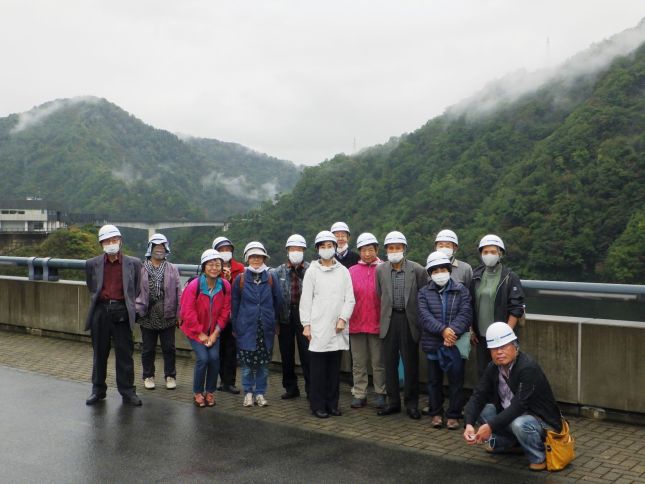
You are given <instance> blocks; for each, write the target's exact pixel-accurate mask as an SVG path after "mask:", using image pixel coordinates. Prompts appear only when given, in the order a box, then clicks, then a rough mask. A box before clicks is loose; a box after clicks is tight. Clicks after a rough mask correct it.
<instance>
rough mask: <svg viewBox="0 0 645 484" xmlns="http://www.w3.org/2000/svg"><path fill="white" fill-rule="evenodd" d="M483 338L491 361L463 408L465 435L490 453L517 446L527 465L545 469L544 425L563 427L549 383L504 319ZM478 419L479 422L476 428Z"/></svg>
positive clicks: (510, 449) (506, 450)
mask: <svg viewBox="0 0 645 484" xmlns="http://www.w3.org/2000/svg"><path fill="white" fill-rule="evenodd" d="M486 343H487V345H488V348H489V351H490V353H491V357H492V359H493V361H492V363H489V364H488V366H487V367H486V371H485V372H484V375H483V376H482V377H481V378H480V380H479V383H477V387H476V388H475V389H474V391H473V394H472V396H471V397H470V400H469V401H468V403H467V404H466V408H465V409H464V418H465V421H466V429H465V431H464V439H466V442H468V444H471V445H472V444H481V443H485V444H486V451H487V452H490V453H504V452H514V451H522V452H524V454H525V455H526V457H527V458H528V459H529V468H530V469H531V470H533V471H541V470H544V469H545V468H546V455H545V449H544V438H545V435H546V430H548V429H549V428H551V429H554V430H556V431H557V432H560V431H561V429H562V416H561V413H560V410H559V409H558V405H557V403H556V401H555V397H554V396H553V391H552V390H551V385H549V382H548V380H547V378H546V376H545V375H544V372H543V371H542V368H540V365H538V364H537V362H536V361H535V360H534V359H533V358H531V357H530V356H529V355H527V354H526V353H521V352H520V351H519V345H518V344H517V336H516V335H515V332H514V331H513V329H512V328H511V327H510V326H509V325H508V324H506V323H502V322H497V323H493V324H491V325H490V327H489V328H488V330H487V331H486ZM478 420H479V422H480V424H481V425H480V427H479V429H478V430H477V432H475V428H474V427H473V426H474V425H475V422H476V421H478Z"/></svg>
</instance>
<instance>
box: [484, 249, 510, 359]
mask: <svg viewBox="0 0 645 484" xmlns="http://www.w3.org/2000/svg"><path fill="white" fill-rule="evenodd" d="M488 245H492V244H488ZM516 339H517V336H516V335H515V331H513V328H511V327H510V326H509V325H508V324H506V323H493V324H491V325H490V326H489V327H488V329H487V330H486V346H487V347H488V348H499V347H500V346H504V345H506V344H508V343H510V342H511V341H515V340H516Z"/></svg>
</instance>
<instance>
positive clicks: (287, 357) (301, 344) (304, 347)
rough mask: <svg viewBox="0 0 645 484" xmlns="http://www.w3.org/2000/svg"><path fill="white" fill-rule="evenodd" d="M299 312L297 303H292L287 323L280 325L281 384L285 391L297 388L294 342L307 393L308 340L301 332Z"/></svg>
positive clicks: (293, 390)
mask: <svg viewBox="0 0 645 484" xmlns="http://www.w3.org/2000/svg"><path fill="white" fill-rule="evenodd" d="M302 331H303V327H302V324H301V323H300V312H299V310H298V306H297V305H292V306H291V308H290V311H289V323H288V324H281V325H280V334H279V335H278V342H279V344H280V358H281V359H282V386H283V387H284V389H285V390H286V391H287V392H290V393H293V392H296V391H297V390H298V377H297V375H296V344H297V345H298V355H299V356H300V366H301V368H302V373H303V376H304V377H305V393H307V395H308V394H309V341H308V340H307V338H306V337H305V336H304V335H303V334H302Z"/></svg>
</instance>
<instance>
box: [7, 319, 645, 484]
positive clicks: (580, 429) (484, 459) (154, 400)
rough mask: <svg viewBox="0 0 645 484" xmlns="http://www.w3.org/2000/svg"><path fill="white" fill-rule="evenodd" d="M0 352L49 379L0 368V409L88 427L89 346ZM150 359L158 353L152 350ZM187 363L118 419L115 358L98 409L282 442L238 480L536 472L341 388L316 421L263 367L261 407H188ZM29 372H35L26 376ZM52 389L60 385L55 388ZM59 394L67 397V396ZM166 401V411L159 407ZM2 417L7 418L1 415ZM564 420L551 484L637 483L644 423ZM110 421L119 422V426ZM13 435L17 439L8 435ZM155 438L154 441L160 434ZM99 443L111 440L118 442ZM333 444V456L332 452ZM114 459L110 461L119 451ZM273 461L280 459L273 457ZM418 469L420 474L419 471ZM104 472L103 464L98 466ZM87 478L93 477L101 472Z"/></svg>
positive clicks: (10, 345)
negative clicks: (567, 460) (379, 409)
mask: <svg viewBox="0 0 645 484" xmlns="http://www.w3.org/2000/svg"><path fill="white" fill-rule="evenodd" d="M0 348H2V351H0V365H5V366H6V367H11V368H17V369H24V370H29V371H32V372H36V373H38V374H41V375H48V376H50V377H54V378H47V379H46V380H44V381H47V382H49V384H48V385H46V388H47V391H40V390H35V389H34V386H31V387H30V388H31V389H32V390H30V393H29V392H27V389H24V388H20V391H18V392H13V391H11V392H9V391H7V390H8V386H13V385H14V384H16V385H18V384H19V380H22V379H21V378H18V379H16V378H15V377H11V375H10V374H8V373H7V371H9V370H8V369H7V368H5V369H2V368H0V370H1V371H0V376H1V379H2V381H3V387H4V388H5V391H3V392H2V394H1V396H0V404H2V405H3V408H5V409H6V408H11V406H12V405H18V404H20V405H22V403H21V402H26V401H29V405H27V408H31V407H32V406H33V405H32V403H31V400H32V399H35V400H36V401H38V402H42V403H43V405H44V406H45V407H46V409H44V410H42V409H38V410H37V411H38V412H46V413H47V415H48V416H49V417H52V416H53V414H54V413H56V412H59V411H61V412H63V413H64V415H61V419H67V418H70V419H71V417H69V416H68V415H67V413H69V414H70V415H75V416H77V417H75V418H78V419H79V421H78V422H76V421H75V420H73V419H71V420H70V421H69V422H70V423H71V424H72V426H75V425H82V426H88V425H90V426H91V425H92V424H91V421H92V418H93V417H92V415H93V413H92V412H94V411H95V410H94V409H89V408H86V407H85V405H84V398H85V397H86V396H87V395H86V394H88V393H89V390H90V384H89V375H90V373H91V354H92V350H91V347H90V346H89V345H88V344H86V343H79V342H76V341H67V340H62V339H55V338H44V337H39V336H32V335H25V334H20V333H13V332H5V331H0ZM158 356H159V358H160V355H158ZM139 357H140V355H139V354H138V353H137V354H136V355H135V363H136V372H137V375H140V371H141V367H140V361H139ZM156 366H157V368H162V367H163V363H162V361H161V360H160V359H159V360H158V361H157V362H156ZM192 367H193V361H192V359H191V358H181V357H180V358H178V361H177V371H178V388H177V390H175V391H168V390H166V389H165V388H158V389H156V390H154V391H146V390H144V389H143V385H142V384H141V383H140V382H138V383H137V386H138V388H139V394H140V395H141V396H142V398H143V400H144V406H143V407H142V408H141V409H132V412H130V411H128V412H127V415H125V413H126V412H125V411H123V412H122V411H121V410H119V409H120V408H122V407H121V404H120V402H119V399H118V394H117V393H116V390H115V388H114V363H113V361H111V362H110V370H109V374H108V385H109V387H110V388H109V390H108V401H107V402H106V403H105V406H106V408H107V410H105V412H108V414H111V412H118V415H117V416H118V417H119V419H120V420H123V421H124V422H125V421H127V422H128V424H129V425H134V424H135V423H136V421H138V419H139V418H140V419H141V420H142V422H150V421H151V420H152V421H153V422H154V425H156V426H161V427H163V426H164V422H163V419H161V420H155V419H153V418H152V415H155V412H159V411H160V410H159V408H163V409H165V410H163V411H164V412H166V411H168V412H170V414H173V415H175V414H176V415H177V416H178V417H177V418H179V417H181V418H183V419H184V420H185V419H189V420H190V421H189V423H190V425H198V424H199V423H200V422H202V423H203V424H207V425H208V427H214V428H217V427H218V426H219V423H218V424H217V425H213V424H212V423H213V422H215V420H212V419H211V418H209V417H208V415H206V414H214V415H216V416H220V415H221V416H222V417H226V419H224V420H217V422H225V425H224V427H222V435H226V436H227V438H228V439H230V440H228V442H229V443H230V445H231V446H232V447H231V448H232V449H236V448H237V447H235V446H236V445H238V444H235V443H233V441H235V440H236V439H244V440H246V441H247V442H248V441H249V439H250V440H252V439H251V438H250V437H248V436H244V433H243V432H244V429H247V430H248V429H252V428H254V427H257V431H258V435H260V436H261V437H258V439H259V440H258V443H261V444H262V445H264V446H270V445H272V444H271V443H272V442H273V436H275V445H279V446H282V448H284V449H285V451H284V455H282V454H281V455H276V454H272V455H273V456H274V458H275V459H277V461H276V462H277V463H278V464H277V465H273V466H272V465H271V464H270V463H269V462H266V459H263V460H262V465H263V466H264V469H265V471H266V472H267V473H268V474H264V479H263V477H262V475H261V474H252V475H251V474H249V475H247V476H246V477H247V478H248V479H250V478H252V476H255V477H254V479H256V480H267V481H269V480H271V481H280V480H291V481H293V480H294V479H295V480H309V481H320V480H326V481H329V480H336V481H339V482H340V481H354V482H356V481H359V480H367V479H369V480H374V481H394V480H397V481H417V482H418V481H419V480H427V479H428V478H431V477H433V476H434V477H436V478H437V479H438V480H440V481H444V482H446V481H453V482H454V481H459V480H464V481H466V480H471V479H473V478H474V477H473V476H476V477H477V479H478V481H480V482H490V481H491V479H493V478H494V479H495V480H497V481H500V482H504V481H507V480H510V479H513V481H514V482H520V481H525V480H527V481H528V480H532V478H533V477H535V475H534V474H531V473H529V471H527V470H526V462H525V459H524V457H522V456H491V455H488V454H486V453H485V452H483V449H481V448H479V447H469V446H466V445H465V444H464V443H463V441H462V439H461V432H459V431H457V432H450V431H448V430H445V429H442V430H435V429H431V428H430V426H429V419H428V418H423V419H422V420H421V421H420V422H418V421H412V420H410V419H409V418H407V417H406V416H404V415H396V416H392V417H387V418H380V417H377V416H376V415H375V412H374V409H373V408H371V407H366V408H363V409H360V410H352V409H350V408H349V400H350V398H351V395H350V392H349V387H348V386H347V385H343V386H342V387H341V407H342V410H343V411H344V414H343V416H342V417H340V418H330V419H326V420H319V419H315V418H313V417H311V415H310V414H309V410H308V406H307V401H306V400H305V399H304V398H300V399H296V400H290V401H282V400H280V398H279V395H280V393H281V392H282V388H281V376H280V374H279V372H271V376H270V382H269V392H268V395H267V398H268V400H269V402H270V406H269V407H266V408H257V407H256V408H251V409H248V408H243V407H242V405H241V397H239V396H233V395H229V394H218V403H217V406H216V407H215V409H204V410H197V409H194V407H193V406H192V405H191V390H190V389H191V382H192ZM36 376H37V375H34V377H36ZM60 379H63V380H71V381H72V382H81V383H82V385H80V384H74V385H72V386H71V387H70V386H69V385H70V383H69V382H60ZM56 381H59V383H60V384H56V383H55V382H56ZM40 385H42V384H39V386H38V388H40ZM68 387H69V388H68ZM57 389H60V391H58V390H57ZM9 393H13V394H19V395H22V396H21V397H20V398H16V397H15V395H14V396H12V397H11V399H12V402H5V400H6V399H8V398H10V397H9V395H8V394H9ZM27 394H29V395H30V398H26V395H27ZM68 394H69V395H72V394H73V397H68V396H67V395H68ZM13 400H15V401H13ZM67 400H70V401H69V402H68V401H67ZM168 400H172V401H173V402H172V403H171V402H168ZM63 401H64V402H65V405H64V406H63V405H62V403H63ZM48 402H49V403H48ZM164 402H165V403H164ZM8 405H9V406H8ZM20 405H18V406H20ZM69 406H71V407H72V408H71V410H70V409H68V410H67V411H64V410H60V409H61V408H63V407H64V408H68V407H69ZM166 406H169V407H168V408H166ZM155 408H156V409H157V410H155ZM124 410H125V409H124ZM17 411H18V410H17V409H14V410H13V411H12V414H13V413H16V412H17ZM185 412H189V414H185ZM194 412H198V413H199V412H203V415H196V414H194ZM124 415H125V416H124ZM186 415H188V416H186ZM5 417H7V418H8V417H9V415H7V416H5ZM135 417H136V418H135ZM7 418H5V419H3V420H4V421H5V422H8V421H9V420H7ZM23 418H24V415H23ZM101 418H103V419H107V416H105V415H103V416H101ZM114 418H116V417H114V416H113V417H112V419H114ZM215 418H217V417H215ZM249 419H250V421H249ZM81 420H82V422H81ZM88 422H89V423H88ZM195 422H197V423H195ZM231 422H238V423H239V428H234V427H231ZM570 422H571V428H572V432H573V434H574V436H575V437H576V439H577V452H578V458H577V459H576V460H575V462H574V463H573V465H571V466H570V467H569V468H567V469H566V470H564V471H563V472H560V473H558V474H551V475H550V476H549V477H550V479H551V480H555V481H560V480H562V481H570V480H584V481H587V482H588V481H591V482H643V483H645V427H639V426H630V425H624V424H618V423H610V422H605V421H595V420H587V419H582V418H571V419H570ZM12 425H13V424H12ZM29 425H31V423H29ZM119 425H125V424H124V423H120V424H119ZM3 427H4V424H3ZM175 427H176V426H174V425H172V424H168V431H169V432H175V431H176V432H179V433H180V434H181V435H179V434H178V436H177V439H189V436H186V435H185V433H181V429H176V428H175ZM146 428H147V427H146ZM59 430H60V429H59ZM63 431H64V432H69V433H70V436H71V435H73V434H74V432H76V430H74V429H72V428H69V430H64V429H63ZM96 431H98V430H96ZM146 431H147V430H146ZM240 431H241V432H242V433H240ZM111 432H113V433H114V432H116V434H115V435H118V432H117V431H116V430H114V429H113V430H112V431H111ZM141 432H142V429H139V433H136V432H127V434H126V435H128V436H129V437H128V438H131V439H135V440H136V439H137V438H138V437H137V435H139V434H140V433H141ZM3 433H4V432H3ZM85 433H86V434H88V435H89V434H92V432H89V431H86V432H85ZM215 434H216V432H214V433H213V438H216V435H215ZM18 435H21V437H17V436H16V435H15V434H12V436H11V439H10V440H9V442H13V444H12V445H14V444H15V445H17V446H18V447H21V446H25V445H32V446H33V445H38V444H37V443H38V441H39V439H34V438H33V435H34V434H33V433H32V432H24V433H22V434H18ZM161 435H165V436H166V437H164V438H168V437H167V435H168V434H167V433H164V431H163V428H162V429H161ZM267 435H268V437H267ZM332 436H333V439H337V440H333V439H332ZM17 438H20V439H22V440H18V441H16V439H17ZM160 438H161V437H159V438H157V439H155V440H159V439H160ZM95 439H97V440H96V441H93V442H94V444H93V445H98V444H97V442H102V441H103V440H102V439H99V438H98V437H95ZM303 439H306V440H303ZM330 439H332V440H330ZM338 439H340V440H338ZM189 440H190V439H189ZM149 441H152V438H151V439H149V440H147V439H141V441H140V443H139V445H144V446H145V445H146V443H147V442H149ZM218 442H220V444H219V445H224V444H223V442H227V440H221V439H220V440H218ZM27 443H28V444H27ZM108 444H109V445H116V444H117V442H112V443H108ZM108 444H105V445H108ZM375 444H378V445H375ZM79 445H80V444H79ZM124 445H127V448H129V449H132V448H134V447H133V444H124ZM181 445H188V446H190V445H194V443H186V442H184V443H183V444H181ZM310 445H313V446H314V448H312V449H311V451H312V452H313V453H314V455H315V452H316V451H315V449H322V450H321V452H323V453H324V455H325V456H327V457H326V458H327V459H331V458H332V457H333V456H334V455H343V456H345V457H343V458H342V459H341V460H339V461H338V462H333V461H329V460H327V461H325V460H316V459H314V460H310V459H311V458H312V457H311V455H312V454H310V452H309V451H308V450H307V449H308V448H309V446H310ZM242 447H243V446H242ZM335 448H336V449H337V452H334V449H335ZM157 449H158V451H159V452H162V451H164V452H168V454H166V455H164V456H162V457H159V456H151V454H150V453H146V455H145V456H143V459H144V462H145V461H147V460H150V464H151V466H154V465H157V464H159V463H160V462H165V461H167V460H170V461H171V462H173V461H174V459H173V458H172V456H174V455H175V452H176V451H174V450H169V449H165V450H163V449H164V447H163V446H161V447H158V448H157ZM94 450H95V451H97V452H98V451H100V449H94ZM41 452H42V450H41ZM258 452H264V450H263V448H259V449H258ZM402 452H403V453H402ZM182 453H184V451H182ZM67 454H68V455H69V456H70V457H69V459H70V460H69V461H68V465H70V466H71V465H73V463H74V453H73V452H68V453H67ZM8 455H9V457H7V456H5V457H4V459H10V458H11V456H12V455H15V451H14V452H13V453H10V454H8ZM116 455H117V457H118V453H117V454H116ZM138 455H139V457H138V458H139V459H141V458H142V456H141V453H139V454H138ZM227 455H229V458H232V457H231V454H230V452H229V453H228V454H227ZM347 456H351V458H347ZM373 456H379V459H373ZM247 459H248V456H247ZM280 459H286V460H284V461H283V462H282V463H280V462H281V461H280ZM302 459H305V460H306V462H307V464H304V463H303V462H304V461H303V460H302ZM361 459H367V461H369V462H372V463H373V464H372V465H371V466H372V467H371V468H370V469H368V468H367V467H365V466H364V467H363V468H356V467H351V465H352V462H353V461H357V462H360V461H361ZM383 462H386V463H388V464H391V466H388V465H385V466H383V465H381V464H382V463H383ZM10 463H11V462H3V458H2V457H0V465H2V467H3V468H7V467H6V465H5V464H10ZM247 463H248V460H247ZM309 463H311V464H312V465H313V467H312V472H314V474H313V476H316V477H317V478H308V476H307V475H306V474H302V473H300V474H298V472H299V471H298V472H297V471H296V470H294V469H295V468H297V466H301V467H302V468H303V469H304V468H306V466H307V465H309ZM423 463H425V464H423ZM220 464H221V463H220ZM455 464H456V465H455ZM420 465H423V467H419V466H420ZM326 466H328V467H329V469H330V470H329V472H330V474H329V475H327V474H325V469H326ZM338 466H341V467H342V466H348V467H347V473H346V474H343V473H342V472H338V470H337V469H336V470H332V469H333V468H334V467H338ZM406 466H407V467H406ZM481 466H483V467H481ZM493 466H494V467H493ZM59 467H60V466H59ZM388 467H393V470H392V472H390V473H389V474H388V473H387V472H385V471H384V469H387V468H388ZM136 468H137V469H142V470H141V472H142V474H140V475H138V476H134V477H135V479H140V480H156V478H159V479H161V480H176V479H179V478H181V479H186V478H189V479H190V478H196V479H197V478H199V480H201V479H206V478H207V476H209V475H210V477H211V478H213V477H215V475H217V476H218V478H221V477H222V474H219V473H217V474H209V473H207V474H204V475H201V474H199V473H198V474H195V475H192V476H191V475H186V474H183V475H182V474H180V473H175V474H171V475H159V474H156V473H153V474H152V475H148V476H147V477H146V475H145V469H146V466H145V465H140V466H138V467H136ZM182 468H183V467H182ZM209 468H210V469H211V472H217V471H218V467H217V466H215V465H212V466H210V467H209ZM224 468H225V467H224ZM406 468H409V473H407V472H405V473H404V474H400V473H399V472H398V471H397V469H398V470H400V469H406ZM426 468H427V472H426V473H425V474H423V472H425V470H424V469H426ZM106 469H110V468H109V467H107V468H106ZM433 469H436V472H437V474H434V472H435V471H433ZM457 469H462V470H463V472H461V473H460V472H457ZM220 470H221V469H220ZM376 470H378V472H379V473H382V472H385V473H382V474H378V473H375V471H376ZM22 471H23V473H19V474H16V476H18V477H19V478H22V479H26V480H27V481H30V480H34V479H30V477H33V478H38V477H39V476H40V474H38V473H37V472H38V471H37V468H36V467H34V468H33V471H32V472H33V474H31V475H30V473H29V472H30V470H29V466H27V467H25V468H23V469H22ZM229 471H230V472H233V470H232V469H229ZM177 472H179V471H177ZM224 472H226V471H224ZM281 472H282V474H281ZM361 472H365V474H364V475H362V476H361V474H360V473H361ZM420 472H421V474H420ZM25 473H26V474H25ZM317 473H319V474H317ZM442 473H443V474H442ZM442 475H443V477H444V478H443V479H442V478H441V476H442ZM406 476H407V477H406ZM420 476H424V479H420ZM542 476H543V477H545V476H546V473H543V474H542ZM60 477H61V479H60V480H69V479H62V477H67V478H69V477H70V476H69V475H68V476H63V475H61V476H60ZM96 477H97V478H99V479H100V476H96ZM103 477H105V476H103ZM230 477H236V478H237V480H238V481H239V480H240V479H241V480H247V479H245V477H244V474H243V473H237V472H235V473H232V474H231V476H230ZM310 477H311V475H310ZM361 477H362V478H361ZM50 478H51V479H53V480H57V479H56V476H50ZM123 478H125V476H123ZM115 480H120V479H119V478H118V475H116V477H115ZM433 480H434V479H433Z"/></svg>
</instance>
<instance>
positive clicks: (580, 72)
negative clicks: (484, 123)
mask: <svg viewBox="0 0 645 484" xmlns="http://www.w3.org/2000/svg"><path fill="white" fill-rule="evenodd" d="M644 42H645V19H643V20H641V21H640V23H639V24H638V25H637V26H636V27H634V28H632V29H628V30H625V31H623V32H621V33H619V34H616V35H614V36H613V37H611V38H610V39H608V40H605V41H603V42H600V43H598V44H594V45H592V46H591V47H590V48H589V49H587V50H585V51H583V52H580V53H579V54H576V55H575V56H573V57H571V58H570V59H569V60H567V61H566V62H564V63H563V64H562V65H560V66H559V67H556V68H552V69H542V70H539V71H535V72H527V71H526V70H518V71H515V72H512V73H510V74H508V75H506V76H504V77H503V78H501V79H498V80H496V81H493V82H491V83H489V84H487V85H486V87H484V89H482V90H481V91H479V92H478V93H476V94H475V95H474V96H471V97H469V98H467V99H465V100H463V101H461V102H459V103H457V104H456V105H454V106H451V107H450V108H448V109H447V110H446V114H448V115H449V116H461V115H465V116H466V117H468V118H475V117H479V116H482V115H485V114H488V113H491V112H494V111H495V110H497V109H499V108H500V107H503V106H504V105H508V104H510V103H512V102H514V101H516V100H517V99H519V98H520V97H522V96H523V95H525V94H529V93H531V92H534V91H536V90H537V89H539V88H540V87H542V86H543V85H545V84H546V83H547V82H558V83H560V84H561V85H563V86H564V87H567V86H569V85H571V84H572V83H574V82H575V80H576V79H578V78H580V77H582V76H594V75H596V74H598V73H600V72H601V71H603V70H604V69H606V68H607V67H608V66H609V64H610V63H611V62H612V61H613V60H614V59H616V58H617V57H620V56H626V55H629V54H631V53H633V52H634V51H635V50H636V49H637V48H638V47H639V46H640V45H642V44H643V43H644ZM554 102H563V103H564V102H567V100H566V99H561V98H558V97H557V96H556V98H555V101H554Z"/></svg>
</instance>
